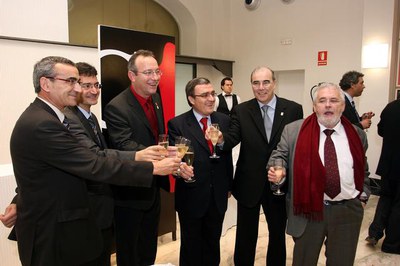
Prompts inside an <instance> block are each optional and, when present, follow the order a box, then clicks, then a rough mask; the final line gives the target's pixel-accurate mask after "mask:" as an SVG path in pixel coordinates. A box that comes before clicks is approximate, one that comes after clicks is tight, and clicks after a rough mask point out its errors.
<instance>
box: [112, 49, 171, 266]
mask: <svg viewBox="0 0 400 266" xmlns="http://www.w3.org/2000/svg"><path fill="white" fill-rule="evenodd" d="M161 74H162V72H161V70H160V69H159V66H158V63H157V60H156V59H155V57H154V54H153V53H152V52H151V51H148V50H138V51H136V52H135V53H134V54H133V55H132V56H131V58H130V59H129V62H128V77H129V80H130V81H131V84H130V86H129V87H128V88H127V89H126V90H124V91H122V92H121V93H120V94H119V95H117V96H116V97H115V98H114V99H112V100H111V101H110V102H109V103H108V104H107V105H106V107H105V110H104V120H105V121H106V124H107V130H108V133H109V140H110V144H111V146H112V148H115V149H119V150H123V151H138V150H142V149H144V148H146V147H148V146H151V145H155V144H157V143H158V135H159V134H164V133H165V128H164V118H163V109H162V105H161V98H160V95H159V94H158V93H157V87H158V84H159V82H160V78H161ZM156 179H157V183H158V185H160V183H161V182H164V183H165V182H168V181H169V180H168V177H166V176H164V177H156ZM113 192H114V199H115V212H114V214H115V216H114V219H115V228H116V243H117V264H118V265H119V266H137V265H151V264H154V261H155V259H156V253H157V235H158V234H157V230H158V223H159V218H160V191H159V186H155V187H152V188H131V187H126V186H115V187H113Z"/></svg>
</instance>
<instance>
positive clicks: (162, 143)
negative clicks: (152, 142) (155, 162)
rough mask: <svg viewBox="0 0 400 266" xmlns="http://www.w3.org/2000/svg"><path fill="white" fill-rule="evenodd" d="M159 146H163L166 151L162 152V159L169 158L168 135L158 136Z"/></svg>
mask: <svg viewBox="0 0 400 266" xmlns="http://www.w3.org/2000/svg"><path fill="white" fill-rule="evenodd" d="M158 145H160V146H163V147H164V149H162V150H161V151H160V153H161V158H165V157H167V156H168V135H167V134H160V135H158Z"/></svg>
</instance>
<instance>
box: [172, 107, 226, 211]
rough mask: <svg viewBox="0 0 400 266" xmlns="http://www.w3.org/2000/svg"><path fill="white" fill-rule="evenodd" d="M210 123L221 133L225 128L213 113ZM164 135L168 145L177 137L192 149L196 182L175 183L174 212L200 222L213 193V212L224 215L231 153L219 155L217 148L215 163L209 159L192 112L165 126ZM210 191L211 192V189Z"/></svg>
mask: <svg viewBox="0 0 400 266" xmlns="http://www.w3.org/2000/svg"><path fill="white" fill-rule="evenodd" d="M211 122H212V123H218V124H219V126H220V129H221V131H226V130H228V128H229V116H227V115H225V114H222V113H218V112H214V113H212V114H211ZM168 135H169V137H170V141H171V144H174V140H175V138H176V137H177V136H184V137H185V138H187V139H189V140H191V145H192V146H193V149H194V164H193V168H194V175H195V177H196V182H193V183H185V182H184V181H183V179H182V178H178V179H177V180H176V187H175V209H176V210H177V211H178V212H180V213H184V214H185V215H189V216H191V217H196V218H200V217H202V216H204V214H205V213H206V211H207V210H208V206H209V202H210V198H211V197H210V196H211V194H210V193H213V197H214V199H215V202H216V205H217V208H218V210H219V212H220V213H221V214H223V213H225V211H226V208H227V202H228V191H230V190H231V186H232V177H233V164H232V152H231V151H221V150H219V148H218V147H217V151H216V152H217V154H218V155H219V156H220V158H219V159H216V160H212V159H210V158H209V157H210V155H211V152H210V149H209V147H208V144H207V141H206V139H205V137H204V134H203V130H202V129H201V127H200V125H199V123H198V122H197V120H196V117H195V116H194V114H193V111H192V110H190V111H188V112H186V113H184V114H181V115H179V116H177V117H175V118H173V119H171V120H170V121H169V122H168ZM211 187H212V188H211Z"/></svg>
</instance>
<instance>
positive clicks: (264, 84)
mask: <svg viewBox="0 0 400 266" xmlns="http://www.w3.org/2000/svg"><path fill="white" fill-rule="evenodd" d="M260 84H261V85H262V86H263V87H268V86H269V85H270V84H271V81H270V80H268V79H266V80H253V82H251V85H253V86H255V87H259V86H260Z"/></svg>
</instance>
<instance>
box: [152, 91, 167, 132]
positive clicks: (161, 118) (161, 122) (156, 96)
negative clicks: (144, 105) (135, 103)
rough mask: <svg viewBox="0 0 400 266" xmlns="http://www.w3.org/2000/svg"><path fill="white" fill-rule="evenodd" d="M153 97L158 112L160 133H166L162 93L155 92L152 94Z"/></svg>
mask: <svg viewBox="0 0 400 266" xmlns="http://www.w3.org/2000/svg"><path fill="white" fill-rule="evenodd" d="M152 99H153V106H154V110H155V112H156V117H157V123H158V132H159V133H160V134H164V133H165V125H164V114H163V108H162V104H161V98H160V95H159V94H154V95H153V96H152Z"/></svg>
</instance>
